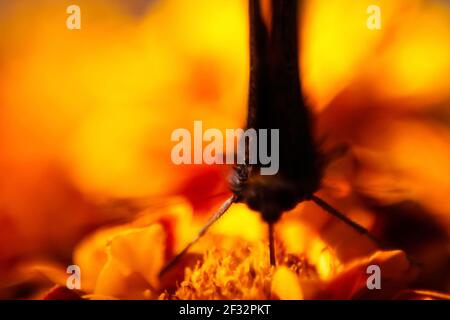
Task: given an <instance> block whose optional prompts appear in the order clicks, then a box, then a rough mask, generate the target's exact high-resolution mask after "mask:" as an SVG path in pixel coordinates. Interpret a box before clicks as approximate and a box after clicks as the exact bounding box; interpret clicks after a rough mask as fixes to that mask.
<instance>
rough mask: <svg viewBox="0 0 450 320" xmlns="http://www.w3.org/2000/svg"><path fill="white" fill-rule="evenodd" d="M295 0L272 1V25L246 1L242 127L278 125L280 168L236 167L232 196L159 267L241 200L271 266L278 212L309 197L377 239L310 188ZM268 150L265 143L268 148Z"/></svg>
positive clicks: (315, 185) (309, 132) (312, 159)
mask: <svg viewBox="0 0 450 320" xmlns="http://www.w3.org/2000/svg"><path fill="white" fill-rule="evenodd" d="M298 9H299V2H298V1H297V0H271V24H270V25H271V30H269V27H268V24H266V23H265V22H264V19H263V14H262V8H261V3H260V0H249V18H250V88H249V101H248V117H247V128H250V129H256V130H258V129H268V130H270V129H278V130H279V135H280V137H279V138H280V139H279V170H278V172H277V173H276V174H275V175H261V171H260V169H261V167H262V165H261V164H259V163H257V164H249V163H248V161H246V162H245V164H241V165H237V166H235V168H234V170H233V172H232V176H231V183H230V188H231V191H232V192H233V195H232V196H231V197H230V198H229V199H228V200H227V201H226V202H225V203H224V204H223V205H222V207H221V208H220V209H219V210H218V211H217V212H216V213H215V214H214V215H213V216H212V217H211V218H210V219H209V221H208V222H207V223H206V225H205V226H204V227H203V228H202V229H201V230H200V232H199V233H198V236H197V237H196V238H195V239H194V240H193V241H191V242H190V243H189V244H188V245H187V246H186V247H185V248H184V250H183V251H181V252H180V253H178V254H177V255H176V256H175V257H174V258H173V259H172V260H171V261H170V262H169V263H168V264H167V265H166V266H165V267H164V268H163V270H162V271H161V273H160V274H161V275H162V274H164V273H165V272H166V271H167V270H169V269H170V268H171V267H172V266H173V265H175V264H176V263H177V262H178V260H179V259H180V258H181V257H182V256H183V255H184V254H185V253H186V252H187V251H188V250H189V248H190V247H191V246H192V245H193V244H195V243H196V242H197V241H198V240H199V239H200V238H201V237H202V236H203V235H204V234H205V233H206V231H207V230H208V229H209V227H210V226H211V225H213V224H214V222H216V221H217V220H218V219H219V218H220V217H221V216H222V215H223V214H224V213H225V212H226V211H227V210H228V208H229V207H230V206H231V205H232V204H233V203H237V202H242V203H245V204H247V205H248V206H249V207H250V208H251V209H253V210H256V211H258V212H260V213H261V215H262V218H263V220H264V221H265V222H267V223H268V225H269V245H270V246H269V248H270V262H271V264H272V265H275V262H276V261H275V252H274V251H275V246H274V235H273V233H274V228H273V225H274V223H275V222H277V221H278V220H279V218H280V217H281V215H282V214H283V212H285V211H288V210H290V209H293V208H294V207H295V206H296V205H297V204H298V203H300V202H302V201H305V200H312V201H314V202H315V203H316V204H317V205H318V206H320V207H321V208H322V209H324V210H325V211H327V212H328V213H330V214H331V215H333V216H335V217H337V218H338V219H340V220H341V221H343V222H344V223H346V224H347V225H349V226H350V227H352V228H353V229H355V230H356V231H357V232H359V233H360V234H363V235H365V236H367V237H369V238H370V239H372V240H373V241H374V242H375V243H377V244H378V245H379V246H382V245H381V243H380V241H379V240H377V239H376V238H375V237H374V236H372V235H371V234H370V233H369V231H368V230H367V229H365V228H364V227H362V226H360V225H359V224H357V223H356V222H354V221H352V220H350V219H349V218H348V217H347V216H345V215H344V214H342V213H340V212H339V211H338V210H336V209H335V208H333V207H332V206H331V205H329V204H328V203H326V202H325V201H324V200H322V199H321V198H319V197H317V196H316V195H315V194H314V193H315V192H316V191H317V190H318V189H319V187H320V183H321V178H322V171H323V167H324V165H325V161H324V157H323V156H322V155H321V154H320V152H319V151H318V148H317V144H316V143H315V142H314V138H313V127H312V123H313V122H312V118H311V115H310V112H309V110H308V108H307V107H306V104H305V101H304V97H303V95H302V90H301V85H300V77H299V62H298V61H299V59H298V56H299V49H298V22H299V21H298V11H299V10H298ZM269 150H270V148H269Z"/></svg>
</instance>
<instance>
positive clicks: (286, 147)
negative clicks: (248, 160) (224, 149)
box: [247, 0, 321, 193]
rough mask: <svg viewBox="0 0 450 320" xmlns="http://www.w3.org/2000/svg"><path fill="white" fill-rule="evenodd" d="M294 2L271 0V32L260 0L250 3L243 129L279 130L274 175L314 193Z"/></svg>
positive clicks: (313, 154)
mask: <svg viewBox="0 0 450 320" xmlns="http://www.w3.org/2000/svg"><path fill="white" fill-rule="evenodd" d="M298 9H299V3H298V1H296V0H272V10H271V11H272V13H271V14H272V23H271V25H272V29H271V30H268V27H267V26H266V25H265V24H264V21H263V18H262V13H261V6H260V1H259V0H250V46H251V48H250V52H251V56H250V59H251V62H250V66H251V73H250V92H249V104H248V121H247V127H248V128H254V129H279V130H280V146H279V147H280V149H279V150H280V168H279V173H278V175H279V176H280V177H281V178H282V179H284V180H289V181H291V182H294V183H295V184H300V185H301V189H302V190H304V192H310V193H312V192H314V191H315V190H316V189H317V187H318V184H319V182H320V177H321V165H320V157H319V155H318V151H317V149H316V146H315V143H314V140H313V134H312V120H311V115H310V113H309V111H308V109H307V107H306V105H305V101H304V99H303V95H302V90H301V85H300V77H299V63H298V59H299V56H298V11H299V10H298Z"/></svg>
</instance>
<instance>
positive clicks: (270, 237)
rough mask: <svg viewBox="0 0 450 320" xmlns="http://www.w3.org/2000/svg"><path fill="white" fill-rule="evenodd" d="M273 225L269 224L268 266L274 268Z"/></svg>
mask: <svg viewBox="0 0 450 320" xmlns="http://www.w3.org/2000/svg"><path fill="white" fill-rule="evenodd" d="M274 233H275V230H274V223H273V222H270V223H269V253H270V265H271V266H276V260H275V237H274Z"/></svg>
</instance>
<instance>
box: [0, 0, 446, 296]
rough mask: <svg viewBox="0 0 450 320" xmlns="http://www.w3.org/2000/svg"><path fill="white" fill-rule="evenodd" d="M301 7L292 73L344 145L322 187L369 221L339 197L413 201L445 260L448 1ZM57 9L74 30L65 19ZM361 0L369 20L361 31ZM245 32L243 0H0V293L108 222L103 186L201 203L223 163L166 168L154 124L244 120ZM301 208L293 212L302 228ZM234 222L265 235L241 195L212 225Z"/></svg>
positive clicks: (220, 185) (310, 216) (311, 222)
mask: <svg viewBox="0 0 450 320" xmlns="http://www.w3.org/2000/svg"><path fill="white" fill-rule="evenodd" d="M305 2H306V3H305V7H304V11H303V12H302V14H303V18H304V19H303V23H302V27H303V28H302V32H301V74H302V82H303V88H304V91H305V96H306V98H307V101H308V102H309V105H310V106H311V108H312V110H313V111H314V113H315V115H316V118H317V122H318V126H317V135H318V137H327V138H328V140H327V141H328V143H329V144H331V145H333V144H339V143H341V142H345V143H347V144H349V145H350V146H351V147H352V148H351V150H352V152H351V156H346V157H344V158H343V159H342V160H339V161H337V162H336V163H334V164H333V165H332V166H331V167H330V168H329V170H327V174H326V179H325V182H324V184H327V185H328V186H331V187H329V188H328V189H324V193H325V195H326V196H328V197H330V198H331V199H335V203H339V205H340V206H341V208H343V210H346V213H348V214H350V215H352V216H354V217H357V218H358V219H360V221H363V222H365V223H366V224H368V225H371V224H373V223H374V222H373V219H374V218H373V217H374V216H376V214H374V213H375V212H374V211H373V210H372V211H371V210H368V209H366V208H364V206H363V205H361V201H360V200H355V194H357V195H359V196H361V197H364V198H370V199H372V200H374V201H376V203H377V204H378V205H383V206H387V205H392V204H395V203H400V202H402V201H405V200H407V201H413V202H414V203H416V204H419V205H420V206H421V208H423V210H424V211H425V212H426V213H424V215H426V216H427V217H431V218H430V219H436V221H437V223H438V225H439V226H441V227H442V229H443V230H444V231H443V232H444V234H445V236H444V238H445V239H447V240H445V241H444V243H442V246H438V247H439V250H440V251H437V253H436V254H439V255H442V254H443V253H446V254H447V255H448V254H449V252H450V245H449V242H448V236H449V235H450V201H449V199H448V195H449V194H450V131H449V129H450V41H449V39H450V2H448V1H430V0H427V1H425V0H339V1H338V0H311V1H305ZM71 4H77V5H79V6H80V8H81V13H82V24H81V30H68V29H67V28H66V25H65V21H66V19H67V17H68V14H67V13H66V8H67V7H68V6H69V5H71ZM371 4H376V5H378V6H379V7H380V8H381V12H382V28H381V30H369V29H368V28H367V27H366V20H367V17H368V15H367V13H366V8H367V7H368V6H369V5H371ZM247 42H248V22H247V1H244V0H189V1H187V0H186V1H180V0H158V1H157V0H155V1H151V0H133V1H131V0H114V1H112V0H110V1H107V0H96V1H88V0H78V1H75V0H73V1H68V0H62V1H53V0H39V1H32V0H26V1H7V0H0V74H1V76H0V291H1V290H2V283H3V284H4V286H8V285H9V281H11V277H10V271H11V270H13V269H14V267H15V266H16V265H17V264H18V263H20V262H22V261H27V260H29V259H37V258H39V259H44V258H45V259H50V260H54V261H59V262H66V261H70V259H71V255H72V250H73V248H74V246H75V245H76V244H77V243H78V242H79V241H80V240H81V239H82V237H83V236H85V235H86V234H87V233H88V232H89V231H91V230H93V229H95V228H97V227H98V226H101V225H103V224H105V223H109V222H111V221H114V220H115V219H120V218H123V215H124V213H123V212H117V210H109V209H108V208H109V207H108V206H105V203H109V202H108V201H109V200H110V199H123V198H139V197H150V198H152V197H153V198H156V199H158V198H159V197H162V196H164V197H166V196H169V195H181V196H184V197H185V198H187V199H190V203H191V205H193V206H194V208H195V209H197V208H198V210H196V212H200V213H201V212H207V213H208V212H211V210H210V209H211V208H212V207H213V206H207V207H205V208H201V206H200V207H198V206H199V205H198V203H197V202H201V201H202V200H201V199H203V198H208V197H210V196H211V195H214V194H217V193H219V192H222V191H224V190H226V189H225V188H226V184H225V182H224V181H225V180H224V179H225V178H226V170H227V168H222V167H206V166H175V165H173V164H172V163H171V161H170V151H171V148H172V146H173V143H172V142H171V141H170V134H171V132H172V131H173V130H174V129H177V128H188V129H190V128H192V123H193V121H194V120H197V119H201V120H203V122H204V127H209V128H219V129H225V128H239V127H242V126H243V124H244V123H245V117H246V100H247V89H248V77H249V62H248V44H247ZM327 190H328V191H327ZM202 210H203V211H202ZM317 212H318V210H317V209H311V208H310V209H308V210H306V209H304V208H303V207H302V208H301V210H300V214H299V216H296V219H300V220H301V221H303V222H302V223H304V224H306V225H308V226H309V227H312V228H313V230H315V231H317V232H319V231H320V230H322V229H323V228H324V227H323V226H324V225H325V224H326V221H327V220H326V219H327V218H326V217H322V216H321V217H318V213H317ZM406 217H408V216H406ZM199 219H200V221H204V218H203V216H200V218H199ZM243 219H244V220H243ZM245 219H247V220H248V221H247V220H245ZM242 221H247V222H248V223H247V225H249V226H253V227H252V228H248V229H249V231H248V233H249V234H248V235H246V236H247V237H248V238H258V237H264V234H265V230H261V228H262V227H261V225H260V224H261V223H260V222H259V220H258V218H257V214H256V213H252V212H250V211H248V210H247V209H246V208H243V207H238V208H236V209H234V210H232V212H231V213H230V218H229V219H228V220H224V221H223V223H222V224H221V226H218V228H219V229H220V228H221V230H224V232H225V233H229V234H235V233H236V229H237V230H240V229H239V228H237V227H236V226H239V224H240V223H242ZM295 228H296V227H295V226H291V227H289V223H286V227H285V228H284V229H283V230H284V231H283V232H284V233H286V234H287V233H290V234H292V235H291V236H286V238H287V239H288V240H286V241H287V242H291V243H292V247H295V246H300V247H301V243H302V241H303V240H302V239H303V238H302V236H301V235H299V234H301V233H302V232H305V234H306V233H307V232H309V231H305V230H303V231H302V230H299V229H298V230H294V229H295ZM298 228H300V227H298ZM321 228H322V229H321ZM240 232H241V233H246V232H247V231H240ZM333 232H334V233H336V232H337V231H330V232H329V235H328V237H324V238H325V240H326V241H331V242H332V241H333V239H335V238H339V236H336V235H334V233H333ZM339 232H340V231H339ZM339 232H337V234H339ZM244 236H245V235H244ZM303 237H306V235H304V236H303ZM289 239H290V240H289ZM349 241H350V240H349ZM299 243H300V244H299ZM299 250H300V249H299ZM433 259H438V258H433ZM438 260H439V259H438ZM446 261H448V260H446ZM443 263H444V266H445V263H446V262H443ZM449 266H450V265H449ZM444 269H445V268H444ZM324 272H326V271H324ZM446 279H447V280H448V282H446V283H444V284H442V286H445V287H446V288H448V289H450V276H447V277H446Z"/></svg>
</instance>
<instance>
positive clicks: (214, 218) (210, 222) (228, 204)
mask: <svg viewBox="0 0 450 320" xmlns="http://www.w3.org/2000/svg"><path fill="white" fill-rule="evenodd" d="M236 200H237V197H236V196H235V195H233V196H231V197H230V198H229V199H227V200H226V201H225V202H224V203H223V204H222V206H221V207H220V209H219V210H217V212H216V213H214V215H213V216H212V217H211V218H209V220H208V222H207V223H206V224H205V225H204V226H203V228H202V229H201V230H200V231H199V233H198V234H197V236H196V237H195V238H194V240H192V241H191V242H189V243H188V245H186V247H184V249H183V250H181V251H180V252H179V253H178V254H177V255H176V256H175V257H173V258H172V259H171V260H170V261H169V262H168V263H167V264H166V265H165V266H164V268H162V270H161V271H160V272H159V277H162V276H163V275H164V274H165V273H166V272H167V271H169V270H170V269H171V268H172V267H173V266H175V265H176V264H177V263H178V262H179V261H180V259H181V258H182V257H183V256H184V255H185V254H186V252H188V250H189V249H190V248H191V247H192V246H193V245H194V244H195V243H197V241H198V240H200V238H201V237H202V236H203V235H204V234H205V233H206V232H207V231H208V229H209V228H210V227H211V226H212V225H213V224H214V223H215V222H216V221H217V220H219V219H220V217H222V216H223V215H224V214H225V213H226V212H227V211H228V209H229V208H230V207H231V205H232V204H233V203H235V202H236Z"/></svg>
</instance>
